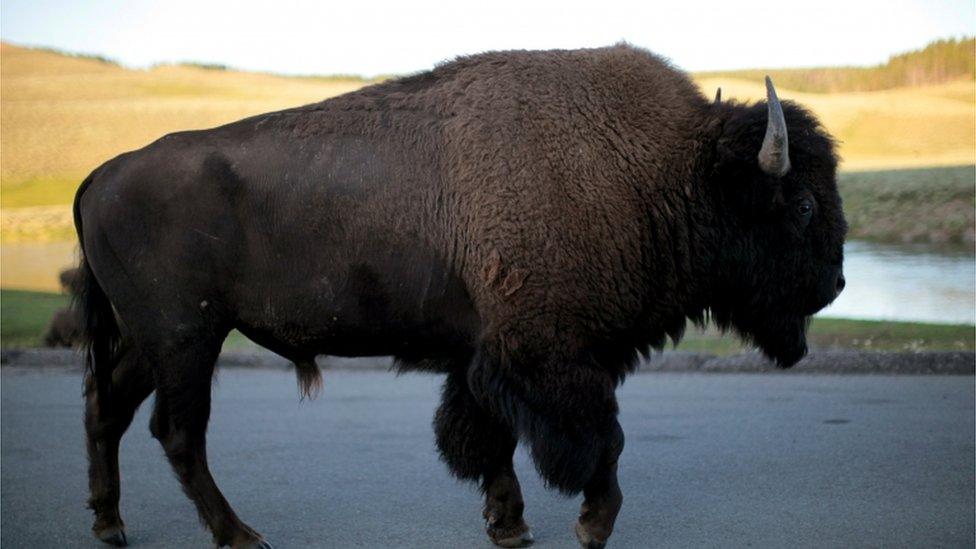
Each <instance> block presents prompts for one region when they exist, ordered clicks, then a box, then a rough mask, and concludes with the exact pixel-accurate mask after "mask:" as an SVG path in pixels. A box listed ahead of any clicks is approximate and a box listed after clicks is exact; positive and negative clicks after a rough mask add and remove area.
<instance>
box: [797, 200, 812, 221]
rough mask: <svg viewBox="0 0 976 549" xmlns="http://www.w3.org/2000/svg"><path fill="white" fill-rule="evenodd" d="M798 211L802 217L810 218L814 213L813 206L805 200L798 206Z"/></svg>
mask: <svg viewBox="0 0 976 549" xmlns="http://www.w3.org/2000/svg"><path fill="white" fill-rule="evenodd" d="M796 211H797V213H798V214H800V216H801V217H809V216H810V214H811V213H813V204H811V203H810V201H809V200H804V201H802V202H800V203H799V204H798V205H797V206H796Z"/></svg>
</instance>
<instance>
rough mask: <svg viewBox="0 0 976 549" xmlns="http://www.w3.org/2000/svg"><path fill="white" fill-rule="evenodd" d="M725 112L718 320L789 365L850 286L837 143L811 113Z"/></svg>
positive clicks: (716, 187)
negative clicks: (812, 322)
mask: <svg viewBox="0 0 976 549" xmlns="http://www.w3.org/2000/svg"><path fill="white" fill-rule="evenodd" d="M766 90H767V102H766V103H759V104H757V105H751V106H743V105H734V104H733V105H718V106H717V107H716V108H717V109H718V110H719V111H720V112H721V113H722V117H723V118H724V123H723V124H722V134H721V137H720V138H719V140H718V144H717V147H716V155H717V156H716V162H715V169H714V172H713V174H714V177H713V178H712V185H713V188H712V196H713V197H714V202H713V208H714V209H713V212H714V216H715V221H716V222H715V223H714V225H715V226H717V227H718V230H717V232H718V236H717V238H716V239H715V241H716V242H715V243H716V245H717V248H716V249H715V250H714V252H715V253H714V257H715V258H716V262H715V264H714V269H715V271H716V272H715V273H714V277H715V280H716V285H715V293H714V295H713V303H712V304H711V307H710V309H711V314H712V318H713V319H714V320H715V321H716V323H717V324H718V325H719V326H720V327H722V328H723V329H729V328H731V329H733V330H735V331H736V332H738V333H739V334H740V335H742V336H743V337H745V338H746V339H748V340H751V341H752V342H754V343H755V344H756V345H758V347H759V348H760V349H761V350H762V351H763V352H764V353H765V354H766V355H767V356H769V357H770V358H772V359H773V360H775V361H776V362H777V363H778V364H779V365H780V366H783V367H789V366H792V365H793V364H795V363H796V362H797V361H798V360H800V358H802V357H803V355H804V354H806V350H807V345H806V328H807V325H808V323H809V319H810V317H811V316H812V315H813V314H814V313H816V312H817V311H819V310H820V309H822V308H824V307H825V306H827V305H828V304H829V303H830V302H832V301H833V300H834V298H836V297H837V295H838V294H839V293H840V291H841V290H842V289H843V288H844V275H843V271H842V263H843V254H844V252H843V244H844V236H845V234H846V232H847V225H846V223H845V221H844V214H843V211H842V209H841V199H840V196H839V194H838V192H837V183H836V169H837V158H836V156H835V154H834V146H833V141H832V140H831V138H830V136H829V135H827V133H826V132H825V131H824V130H823V128H822V127H821V126H820V125H819V124H818V122H817V121H816V119H814V117H813V116H812V115H810V114H809V113H808V112H807V111H805V110H804V109H803V108H801V107H799V106H797V105H795V104H792V103H790V102H786V103H785V104H782V105H781V104H780V102H779V100H778V99H777V97H776V91H775V89H774V88H773V84H772V82H771V81H770V80H769V78H768V77H767V78H766Z"/></svg>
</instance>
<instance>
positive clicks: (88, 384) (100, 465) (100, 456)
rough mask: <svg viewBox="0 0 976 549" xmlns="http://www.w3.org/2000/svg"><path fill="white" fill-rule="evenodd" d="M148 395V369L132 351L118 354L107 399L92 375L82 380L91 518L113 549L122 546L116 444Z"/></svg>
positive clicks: (150, 388)
mask: <svg viewBox="0 0 976 549" xmlns="http://www.w3.org/2000/svg"><path fill="white" fill-rule="evenodd" d="M152 391H153V380H152V372H151V370H150V368H149V365H148V364H147V363H146V362H145V361H144V360H143V359H142V357H141V356H140V355H139V354H138V353H136V352H133V351H128V352H123V353H122V355H121V358H120V360H119V363H118V365H117V366H116V367H115V368H114V371H113V372H112V379H111V391H110V392H109V393H108V394H105V395H99V393H98V392H97V391H96V389H95V380H94V379H93V377H92V375H91V374H90V373H89V374H88V375H86V376H85V433H86V442H87V443H86V446H87V449H88V487H89V492H90V496H89V499H88V506H89V508H91V509H92V511H94V513H95V522H94V524H93V525H92V531H93V532H94V533H95V536H96V537H98V539H100V540H102V541H104V542H106V543H110V544H112V545H119V546H121V545H125V544H126V537H125V524H124V523H123V522H122V517H121V515H120V514H119V493H120V489H119V442H120V441H121V439H122V435H123V434H124V433H125V431H126V429H128V427H129V424H130V423H132V417H133V415H134V414H135V412H136V409H138V408H139V405H140V404H142V402H143V400H145V399H146V397H148V396H149V394H150V393H152Z"/></svg>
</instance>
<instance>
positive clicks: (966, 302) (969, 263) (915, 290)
mask: <svg viewBox="0 0 976 549" xmlns="http://www.w3.org/2000/svg"><path fill="white" fill-rule="evenodd" d="M844 276H845V277H846V278H847V287H846V288H845V289H844V292H843V293H842V294H841V295H840V297H839V298H837V301H835V302H834V303H833V304H832V305H831V306H830V307H828V308H827V309H824V310H823V311H821V313H820V315H819V316H830V317H842V318H863V319H874V320H908V321H919V322H941V323H954V324H976V256H974V255H973V252H972V250H971V249H970V250H955V251H952V250H943V249H936V248H934V247H932V246H928V245H910V246H909V245H897V246H895V245H886V244H874V243H869V242H858V241H854V242H848V243H847V245H846V246H845V249H844Z"/></svg>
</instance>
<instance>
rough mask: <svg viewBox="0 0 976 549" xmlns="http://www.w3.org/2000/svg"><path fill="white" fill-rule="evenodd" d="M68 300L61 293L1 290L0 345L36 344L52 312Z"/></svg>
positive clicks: (38, 342)
mask: <svg viewBox="0 0 976 549" xmlns="http://www.w3.org/2000/svg"><path fill="white" fill-rule="evenodd" d="M70 301H71V299H70V298H69V297H68V296H65V295H60V294H48V293H41V292H21V291H14V290H2V291H0V345H2V346H3V347H37V346H40V344H41V335H42V334H43V333H44V329H45V328H46V327H47V323H48V321H49V320H51V315H53V314H54V312H55V311H57V310H58V309H60V308H62V307H67V306H68V303H69V302H70Z"/></svg>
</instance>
